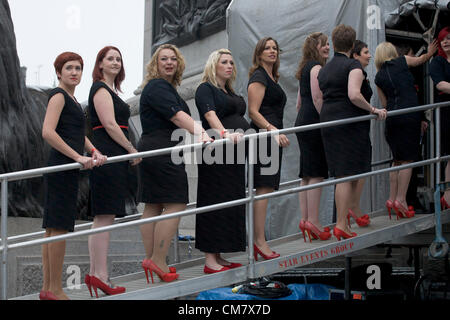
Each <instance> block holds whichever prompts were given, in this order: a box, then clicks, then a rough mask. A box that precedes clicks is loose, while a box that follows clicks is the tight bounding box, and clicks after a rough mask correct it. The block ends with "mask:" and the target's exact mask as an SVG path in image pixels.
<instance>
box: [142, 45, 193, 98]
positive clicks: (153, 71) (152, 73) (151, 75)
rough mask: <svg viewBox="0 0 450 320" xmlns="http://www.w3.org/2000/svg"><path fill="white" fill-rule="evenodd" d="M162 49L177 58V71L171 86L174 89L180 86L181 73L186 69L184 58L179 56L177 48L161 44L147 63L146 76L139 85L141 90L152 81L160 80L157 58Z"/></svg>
mask: <svg viewBox="0 0 450 320" xmlns="http://www.w3.org/2000/svg"><path fill="white" fill-rule="evenodd" d="M163 49H170V50H172V51H173V52H174V53H175V56H176V57H177V62H178V64H177V70H176V71H175V75H174V77H173V79H172V85H173V86H174V87H177V86H179V85H180V84H181V80H182V78H183V72H184V68H185V67H186V64H185V62H184V57H183V55H182V54H181V52H180V50H179V49H178V48H177V46H175V45H173V44H163V45H160V46H159V47H158V49H156V51H155V53H154V54H153V56H152V58H151V59H150V61H149V63H148V64H147V66H146V70H147V74H146V75H145V77H144V81H143V82H142V84H141V88H142V89H143V88H144V87H145V85H146V84H147V83H148V82H149V81H150V80H152V79H157V78H161V75H160V74H159V71H158V58H159V53H160V52H161V50H163Z"/></svg>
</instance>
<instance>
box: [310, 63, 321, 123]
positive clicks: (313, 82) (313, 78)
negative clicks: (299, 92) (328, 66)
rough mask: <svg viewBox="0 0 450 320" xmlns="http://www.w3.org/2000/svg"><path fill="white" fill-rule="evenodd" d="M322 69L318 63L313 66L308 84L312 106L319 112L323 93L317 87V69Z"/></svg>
mask: <svg viewBox="0 0 450 320" xmlns="http://www.w3.org/2000/svg"><path fill="white" fill-rule="evenodd" d="M320 69H322V67H321V66H320V65H317V66H314V67H313V68H312V69H311V72H310V86H311V96H312V99H313V103H314V107H316V110H317V112H318V113H319V114H320V111H321V110H322V105H323V95H322V91H321V90H320V87H319V80H318V79H317V76H318V75H319V71H320Z"/></svg>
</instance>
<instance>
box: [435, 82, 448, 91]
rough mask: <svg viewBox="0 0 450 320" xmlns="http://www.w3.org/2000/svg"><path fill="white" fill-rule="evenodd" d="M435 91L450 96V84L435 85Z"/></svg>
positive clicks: (440, 83)
mask: <svg viewBox="0 0 450 320" xmlns="http://www.w3.org/2000/svg"><path fill="white" fill-rule="evenodd" d="M436 89H438V90H439V91H441V92H444V93H446V94H450V82H447V81H441V82H439V83H438V84H437V85H436Z"/></svg>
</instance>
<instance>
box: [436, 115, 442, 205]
mask: <svg viewBox="0 0 450 320" xmlns="http://www.w3.org/2000/svg"><path fill="white" fill-rule="evenodd" d="M434 112H435V117H434V118H435V119H434V129H435V140H436V147H435V150H436V154H435V156H434V157H435V158H436V159H437V158H440V157H441V108H440V107H437V108H436V109H434ZM435 171H436V175H435V177H436V181H435V185H436V187H437V185H438V184H439V183H440V181H441V162H440V161H438V162H436V170H435ZM435 205H436V204H435ZM438 205H440V204H439V202H438Z"/></svg>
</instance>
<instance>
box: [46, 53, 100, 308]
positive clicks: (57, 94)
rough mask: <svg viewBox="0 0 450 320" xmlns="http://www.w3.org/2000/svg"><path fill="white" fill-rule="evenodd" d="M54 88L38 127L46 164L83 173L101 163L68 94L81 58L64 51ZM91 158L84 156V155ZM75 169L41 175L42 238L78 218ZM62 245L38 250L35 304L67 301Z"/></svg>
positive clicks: (68, 226) (64, 229)
mask: <svg viewBox="0 0 450 320" xmlns="http://www.w3.org/2000/svg"><path fill="white" fill-rule="evenodd" d="M54 66H55V71H56V75H57V76H58V80H59V84H58V87H56V88H55V89H53V90H52V91H51V92H50V94H49V100H48V105H47V111H46V113H45V119H44V124H43V126H42V137H43V138H44V139H45V140H46V141H47V142H48V143H49V144H50V146H51V147H52V148H51V150H50V156H49V160H48V166H55V165H62V164H68V163H73V162H74V161H75V162H78V163H80V164H82V165H83V168H84V169H91V168H93V167H94V166H100V165H102V164H103V163H104V162H105V161H106V157H105V156H103V155H102V154H101V153H100V152H99V151H98V150H96V149H95V148H94V146H93V145H92V143H91V142H90V141H89V139H88V138H87V137H85V135H84V132H85V131H84V127H85V116H84V112H83V110H82V108H81V106H80V104H79V103H78V102H77V101H76V99H75V97H74V96H73V95H74V92H75V87H76V86H77V85H78V84H79V83H80V81H81V75H82V73H83V59H82V58H81V57H80V56H79V55H78V54H76V53H73V52H64V53H62V54H60V55H59V56H58V57H57V58H56V60H55V63H54ZM85 151H87V152H91V153H92V156H91V157H87V156H84V155H83V154H84V152H85ZM78 177H79V170H78V169H76V170H69V171H61V172H56V173H50V174H45V175H44V190H45V205H44V218H43V223H42V227H43V228H45V237H52V236H58V235H63V234H65V233H67V232H68V231H69V232H73V230H74V225H75V218H76V216H77V214H78V210H77V197H78ZM65 250H66V241H65V240H63V241H58V242H51V243H48V244H44V245H43V246H42V266H43V273H44V276H43V278H44V281H43V287H42V291H41V293H40V295H39V298H40V299H41V300H60V299H61V300H63V299H64V300H66V299H68V298H67V296H66V294H65V293H64V291H63V289H62V272H63V263H64V254H65Z"/></svg>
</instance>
